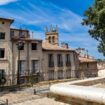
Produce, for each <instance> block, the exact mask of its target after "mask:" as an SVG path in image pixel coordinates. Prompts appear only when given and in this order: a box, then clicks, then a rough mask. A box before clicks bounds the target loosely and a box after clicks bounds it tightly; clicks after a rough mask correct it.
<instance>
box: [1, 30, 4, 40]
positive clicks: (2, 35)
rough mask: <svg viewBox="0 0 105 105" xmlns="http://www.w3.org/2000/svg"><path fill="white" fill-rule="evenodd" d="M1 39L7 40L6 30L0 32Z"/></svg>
mask: <svg viewBox="0 0 105 105" xmlns="http://www.w3.org/2000/svg"><path fill="white" fill-rule="evenodd" d="M0 40H5V32H0Z"/></svg>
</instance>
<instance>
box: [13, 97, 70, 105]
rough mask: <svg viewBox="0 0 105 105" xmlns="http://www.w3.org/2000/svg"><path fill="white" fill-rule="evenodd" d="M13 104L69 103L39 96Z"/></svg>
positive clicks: (44, 104) (56, 104)
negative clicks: (39, 97) (38, 97)
mask: <svg viewBox="0 0 105 105" xmlns="http://www.w3.org/2000/svg"><path fill="white" fill-rule="evenodd" d="M14 105H69V104H66V103H62V102H57V101H55V100H54V99H50V98H47V97H44V98H41V99H35V100H31V101H30V100H29V101H25V102H22V103H18V104H14Z"/></svg>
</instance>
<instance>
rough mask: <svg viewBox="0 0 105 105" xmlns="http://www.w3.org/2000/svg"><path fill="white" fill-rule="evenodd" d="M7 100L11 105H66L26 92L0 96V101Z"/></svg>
mask: <svg viewBox="0 0 105 105" xmlns="http://www.w3.org/2000/svg"><path fill="white" fill-rule="evenodd" d="M6 99H8V102H9V104H12V105H68V104H65V103H62V102H58V101H55V100H54V99H53V98H48V97H46V96H43V95H41V94H39V95H34V94H32V93H31V92H27V91H17V92H9V93H5V94H2V95H1V94H0V100H4V101H5V100H6Z"/></svg>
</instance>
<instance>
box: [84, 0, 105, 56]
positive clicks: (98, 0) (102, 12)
mask: <svg viewBox="0 0 105 105" xmlns="http://www.w3.org/2000/svg"><path fill="white" fill-rule="evenodd" d="M84 15H85V18H84V19H83V22H82V24H83V25H86V26H89V27H90V29H89V31H88V32H89V33H90V35H91V36H92V37H93V38H95V39H96V40H97V41H98V42H99V45H98V50H99V52H101V53H103V55H104V56H105V0H95V2H94V4H93V5H92V6H91V7H89V8H88V10H86V11H85V14H84Z"/></svg>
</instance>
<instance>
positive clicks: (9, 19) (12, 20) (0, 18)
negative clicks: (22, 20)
mask: <svg viewBox="0 0 105 105" xmlns="http://www.w3.org/2000/svg"><path fill="white" fill-rule="evenodd" d="M0 20H8V21H10V22H11V23H13V22H14V19H11V18H2V17H0Z"/></svg>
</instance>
